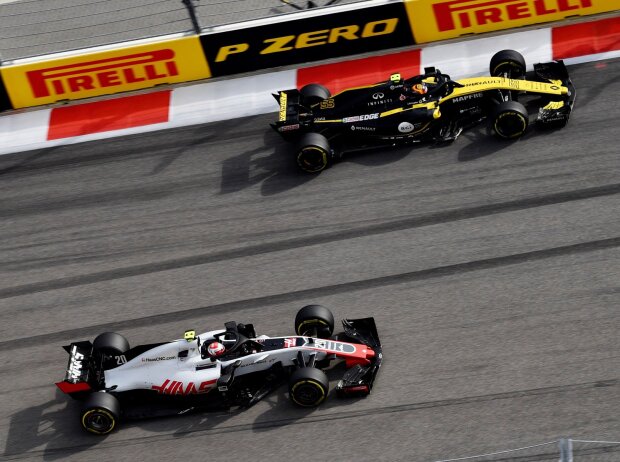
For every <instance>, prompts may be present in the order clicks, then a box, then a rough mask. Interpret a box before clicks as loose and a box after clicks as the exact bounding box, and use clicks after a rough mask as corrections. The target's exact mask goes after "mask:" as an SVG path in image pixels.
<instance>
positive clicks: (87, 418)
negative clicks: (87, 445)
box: [81, 392, 121, 435]
mask: <svg viewBox="0 0 620 462" xmlns="http://www.w3.org/2000/svg"><path fill="white" fill-rule="evenodd" d="M120 413H121V406H120V404H119V402H118V400H117V399H116V398H115V397H114V396H112V395H110V394H109V393H102V392H97V393H93V394H91V395H90V396H89V397H88V398H87V399H86V402H85V403H84V406H83V409H82V415H81V421H82V428H84V430H86V431H87V432H90V433H94V434H95V435H107V434H108V433H110V432H111V431H112V430H114V428H115V427H116V424H117V422H118V418H119V416H120Z"/></svg>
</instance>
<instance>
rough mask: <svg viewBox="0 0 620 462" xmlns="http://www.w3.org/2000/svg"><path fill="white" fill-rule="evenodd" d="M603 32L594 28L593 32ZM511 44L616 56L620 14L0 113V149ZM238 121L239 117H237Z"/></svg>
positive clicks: (150, 124) (105, 134)
mask: <svg viewBox="0 0 620 462" xmlns="http://www.w3.org/2000/svg"><path fill="white" fill-rule="evenodd" d="M601 30H603V31H605V33H604V34H603V35H601V36H599V35H598V34H599V32H600V31H601ZM502 48H515V49H517V50H518V51H520V52H521V53H523V54H524V56H525V59H526V61H527V62H528V64H529V65H530V66H531V65H532V64H534V63H536V62H545V61H549V60H551V59H565V61H566V62H567V64H571V63H578V62H587V61H597V60H601V59H608V58H618V57H620V16H618V17H614V18H609V19H604V20H598V21H591V22H586V23H580V24H574V25H567V26H559V27H553V28H541V29H536V30H529V31H521V32H513V33H510V34H506V35H500V36H494V37H480V38H476V39H474V40H467V41H464V42H458V43H452V44H450V43H437V44H431V45H428V46H425V47H423V48H421V49H416V50H409V51H404V52H399V53H392V54H385V55H382V56H372V57H368V58H361V59H360V58H358V59H349V60H348V61H342V62H338V63H332V64H322V65H318V66H312V67H306V68H302V69H288V70H283V71H277V72H270V73H265V74H258V75H252V76H245V77H239V78H234V79H221V80H218V81H215V82H212V81H207V82H203V83H198V84H195V85H188V86H182V87H178V88H174V89H172V90H170V89H168V90H164V91H160V92H155V93H149V94H144V95H138V96H139V97H138V96H125V97H122V98H116V99H108V100H103V101H97V102H89V103H81V104H76V105H69V106H63V107H56V108H53V109H49V108H44V109H39V110H35V111H27V112H23V113H14V114H6V115H4V116H0V154H7V153H11V152H21V151H27V150H32V149H42V148H47V147H52V146H57V145H62V144H71V143H79V142H84V141H93V140H100V139H105V138H112V137H118V136H125V135H130V134H135V133H144V132H149V131H156V130H163V129H169V128H174V127H182V126H187V125H194V124H204V123H209V122H217V121H220V120H228V119H236V118H239V117H246V116H256V115H259V114H264V113H270V112H271V113H273V112H275V111H276V110H277V105H276V103H275V102H274V99H273V97H272V96H271V93H274V92H277V91H278V90H282V89H288V88H295V87H298V88H299V87H301V86H303V85H305V84H306V83H310V82H317V81H318V82H323V83H325V84H326V85H327V86H328V88H330V90H332V92H335V91H339V90H340V89H342V88H344V87H347V86H355V85H363V84H368V83H375V82H378V81H381V80H383V79H387V78H388V76H389V74H390V73H392V72H394V71H400V72H402V73H403V74H405V75H406V76H410V75H414V74H418V73H419V72H420V70H421V69H423V68H424V67H427V66H437V67H438V68H439V69H441V70H442V72H445V73H448V74H450V75H451V76H452V77H453V78H457V79H458V78H461V77H466V76H473V75H476V74H484V73H488V64H489V58H490V56H491V55H492V54H493V53H495V52H496V51H497V50H498V49H502ZM239 123H244V122H243V121H240V122H239Z"/></svg>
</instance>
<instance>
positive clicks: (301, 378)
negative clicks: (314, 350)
mask: <svg viewBox="0 0 620 462" xmlns="http://www.w3.org/2000/svg"><path fill="white" fill-rule="evenodd" d="M288 391H289V396H290V398H291V401H292V402H293V403H295V404H296V405H298V406H301V407H316V406H318V405H319V404H321V403H322V402H323V401H324V400H325V398H326V397H327V393H328V391H329V380H328V379H327V375H325V372H323V371H322V370H320V369H317V368H315V367H303V368H301V369H297V370H296V371H295V372H293V373H292V374H291V377H290V379H289V387H288Z"/></svg>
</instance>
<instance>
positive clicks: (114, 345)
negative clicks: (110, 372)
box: [93, 332, 129, 356]
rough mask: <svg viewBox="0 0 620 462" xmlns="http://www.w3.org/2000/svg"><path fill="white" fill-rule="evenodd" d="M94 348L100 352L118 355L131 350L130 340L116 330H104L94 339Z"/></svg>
mask: <svg viewBox="0 0 620 462" xmlns="http://www.w3.org/2000/svg"><path fill="white" fill-rule="evenodd" d="M93 348H94V349H95V350H96V351H98V352H99V353H102V354H106V355H109V356H118V355H122V354H123V353H125V352H126V351H127V350H129V342H128V341H127V339H126V338H125V337H123V336H122V335H121V334H117V333H116V332H104V333H103V334H99V335H98V336H97V337H96V338H95V340H94V341H93Z"/></svg>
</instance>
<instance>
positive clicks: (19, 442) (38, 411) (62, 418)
mask: <svg viewBox="0 0 620 462" xmlns="http://www.w3.org/2000/svg"><path fill="white" fill-rule="evenodd" d="M63 404H65V406H62V405H63ZM61 406H62V407H61ZM78 414H79V403H77V402H76V401H72V400H71V401H67V397H66V395H64V394H63V393H62V392H61V391H60V390H56V395H55V397H54V399H52V400H50V401H48V402H46V403H43V404H39V405H37V406H32V407H29V408H25V409H22V410H21V411H19V412H16V413H15V414H13V415H12V416H11V421H10V425H9V430H8V435H7V439H6V446H5V448H6V449H5V452H4V454H3V456H4V457H7V458H12V457H15V458H18V459H19V458H21V457H20V456H22V455H25V454H29V455H32V454H33V453H40V454H42V456H43V459H44V460H59V459H64V458H66V457H67V456H70V455H73V454H78V453H80V452H82V451H86V450H88V449H90V448H91V447H92V446H94V445H96V444H98V443H100V442H102V441H103V439H101V438H96V437H93V436H91V435H87V434H85V433H84V431H83V430H82V428H81V427H80V425H79V422H78V419H75V418H74V419H71V418H68V416H75V415H78ZM37 447H42V448H43V449H42V450H36V449H35V448H37Z"/></svg>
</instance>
